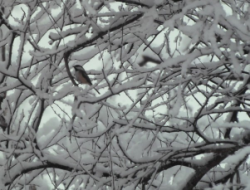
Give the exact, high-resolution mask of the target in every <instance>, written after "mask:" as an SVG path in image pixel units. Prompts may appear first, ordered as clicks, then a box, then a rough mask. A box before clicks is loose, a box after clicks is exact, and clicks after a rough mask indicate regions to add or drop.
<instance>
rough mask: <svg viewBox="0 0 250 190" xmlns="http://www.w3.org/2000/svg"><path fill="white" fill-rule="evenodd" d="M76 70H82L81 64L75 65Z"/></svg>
mask: <svg viewBox="0 0 250 190" xmlns="http://www.w3.org/2000/svg"><path fill="white" fill-rule="evenodd" d="M73 67H74V69H75V70H82V69H83V68H82V66H81V65H74V66H73Z"/></svg>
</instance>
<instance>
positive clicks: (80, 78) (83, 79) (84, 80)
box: [73, 65, 100, 94]
mask: <svg viewBox="0 0 250 190" xmlns="http://www.w3.org/2000/svg"><path fill="white" fill-rule="evenodd" d="M73 67H74V69H75V78H76V80H77V82H78V83H79V84H88V85H90V86H92V82H91V80H90V78H89V76H88V74H87V73H86V71H85V69H84V68H83V67H82V66H81V65H75V66H73ZM95 90H96V92H97V93H98V94H100V92H99V91H98V90H97V89H95Z"/></svg>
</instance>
